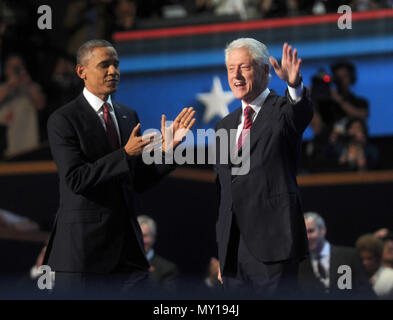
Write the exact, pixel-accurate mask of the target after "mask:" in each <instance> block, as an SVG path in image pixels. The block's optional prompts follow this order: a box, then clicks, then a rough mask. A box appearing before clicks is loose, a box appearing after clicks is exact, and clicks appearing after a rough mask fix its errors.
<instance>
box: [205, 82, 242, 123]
mask: <svg viewBox="0 0 393 320" xmlns="http://www.w3.org/2000/svg"><path fill="white" fill-rule="evenodd" d="M197 99H198V100H199V101H200V102H202V103H203V104H204V105H205V106H206V110H205V112H204V114H203V119H202V121H203V122H204V123H208V122H209V121H211V120H212V119H214V117H215V116H219V117H221V118H224V117H225V116H226V115H227V114H228V113H229V109H228V104H230V103H231V102H232V101H233V99H235V97H234V95H233V93H232V91H223V90H222V85H221V81H220V78H219V77H217V76H215V77H214V78H213V86H212V89H211V91H210V93H198V94H197Z"/></svg>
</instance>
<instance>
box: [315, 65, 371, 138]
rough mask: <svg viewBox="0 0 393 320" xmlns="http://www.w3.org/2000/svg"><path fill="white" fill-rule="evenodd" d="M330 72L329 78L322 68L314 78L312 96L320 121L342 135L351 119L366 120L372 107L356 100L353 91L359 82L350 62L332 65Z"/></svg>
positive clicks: (365, 102) (359, 99)
mask: <svg viewBox="0 0 393 320" xmlns="http://www.w3.org/2000/svg"><path fill="white" fill-rule="evenodd" d="M331 71H332V74H331V76H330V75H328V74H327V73H326V72H325V71H324V70H323V69H321V70H319V71H318V73H317V74H316V75H315V76H314V77H313V78H312V90H311V91H312V92H311V95H312V100H313V103H314V105H315V107H316V111H317V112H318V114H319V115H320V117H321V120H322V121H323V122H324V123H325V124H326V126H327V127H331V128H332V129H333V130H334V131H336V132H337V133H338V134H343V133H344V129H345V125H346V122H347V119H348V118H351V117H358V118H362V119H363V120H366V118H367V117H368V113H369V110H368V109H369V106H368V102H367V100H365V99H363V98H360V97H357V96H356V95H355V94H354V93H352V92H351V90H350V88H351V86H352V85H353V84H355V82H356V69H355V66H354V65H353V64H352V63H351V62H348V61H341V62H336V63H334V64H333V65H332V66H331ZM333 84H334V85H335V88H333V86H332V85H333Z"/></svg>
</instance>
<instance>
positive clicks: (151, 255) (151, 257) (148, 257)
mask: <svg viewBox="0 0 393 320" xmlns="http://www.w3.org/2000/svg"><path fill="white" fill-rule="evenodd" d="M153 257H154V249H150V250H149V252H148V253H146V258H147V260H148V261H150V260H151V259H153Z"/></svg>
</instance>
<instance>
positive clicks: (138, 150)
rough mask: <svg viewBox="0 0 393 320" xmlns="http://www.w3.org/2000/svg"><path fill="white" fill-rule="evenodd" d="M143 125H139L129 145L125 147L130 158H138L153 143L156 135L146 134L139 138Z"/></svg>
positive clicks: (133, 131)
mask: <svg viewBox="0 0 393 320" xmlns="http://www.w3.org/2000/svg"><path fill="white" fill-rule="evenodd" d="M140 127H141V124H140V123H138V124H137V125H136V126H135V127H134V129H132V132H131V134H130V137H129V138H128V141H127V144H126V145H125V146H124V150H125V151H126V152H127V154H128V155H129V156H137V155H140V154H142V151H143V149H144V148H145V147H146V146H147V145H148V144H149V143H151V142H153V139H154V136H155V135H156V134H155V133H150V134H146V135H144V136H137V133H138V130H139V129H140Z"/></svg>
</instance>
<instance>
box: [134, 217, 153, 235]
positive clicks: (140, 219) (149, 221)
mask: <svg viewBox="0 0 393 320" xmlns="http://www.w3.org/2000/svg"><path fill="white" fill-rule="evenodd" d="M137 220H138V223H139V225H140V226H142V225H143V224H147V225H148V226H149V229H150V232H151V234H152V235H153V236H156V235H157V224H156V222H155V221H154V220H153V219H152V218H150V217H149V216H146V215H140V216H138V217H137Z"/></svg>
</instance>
